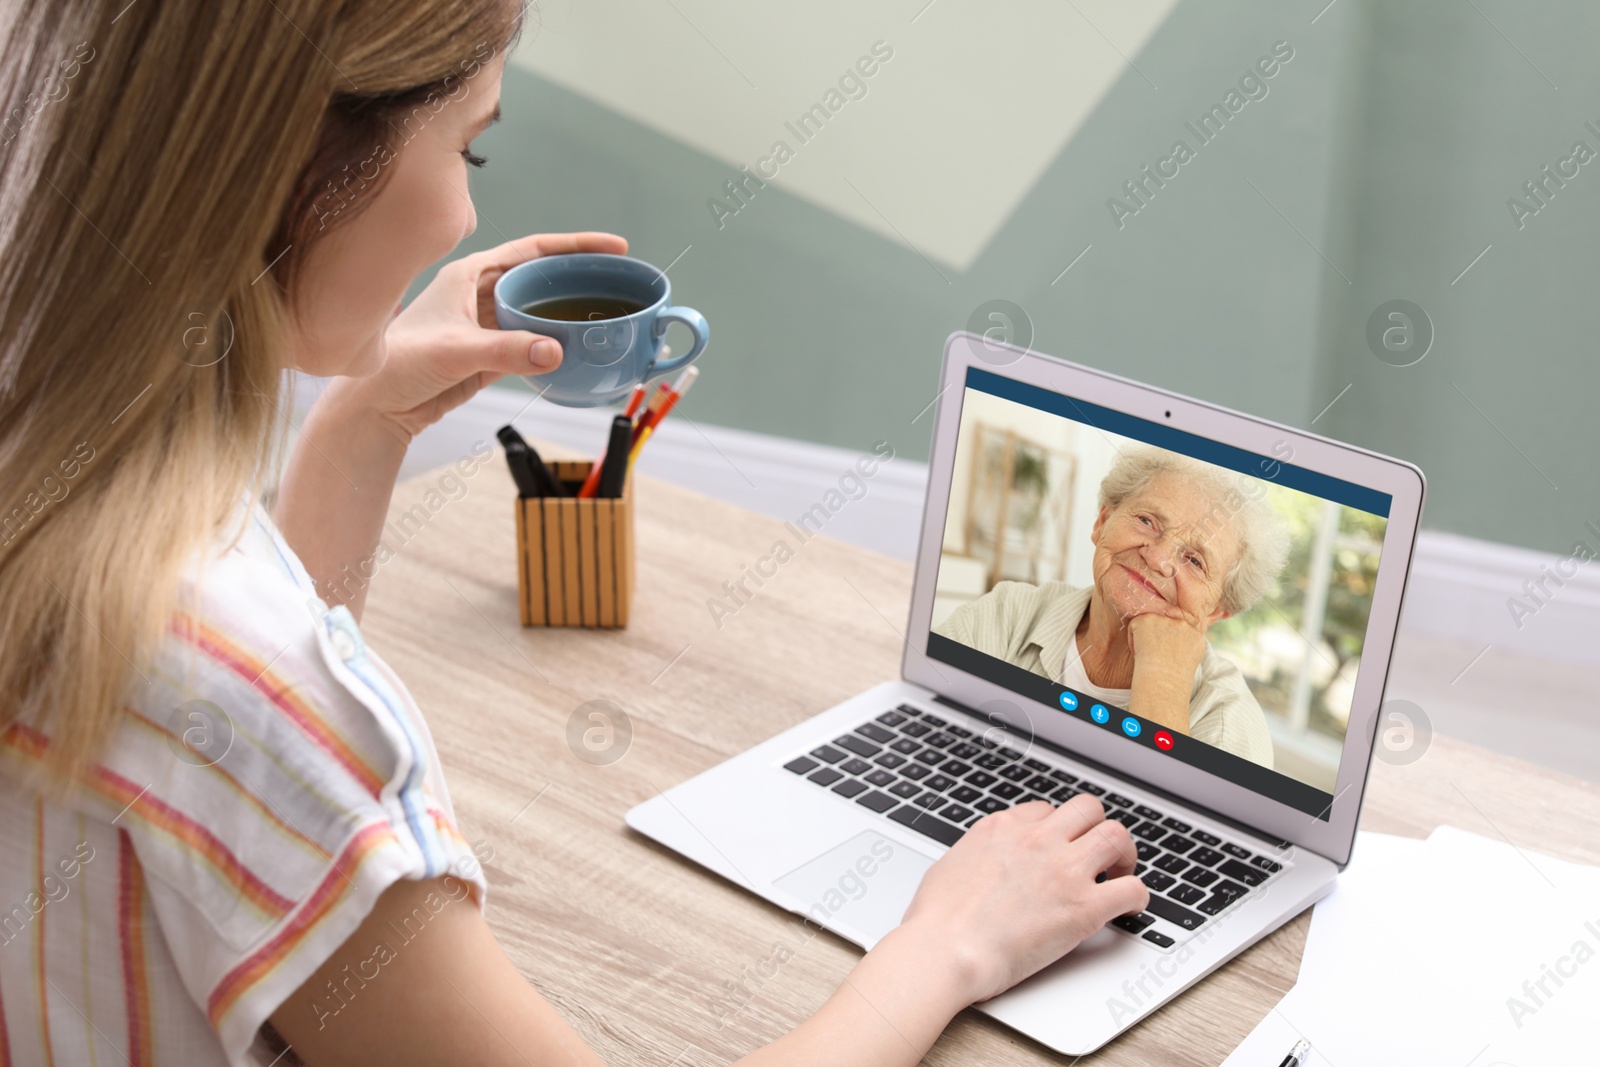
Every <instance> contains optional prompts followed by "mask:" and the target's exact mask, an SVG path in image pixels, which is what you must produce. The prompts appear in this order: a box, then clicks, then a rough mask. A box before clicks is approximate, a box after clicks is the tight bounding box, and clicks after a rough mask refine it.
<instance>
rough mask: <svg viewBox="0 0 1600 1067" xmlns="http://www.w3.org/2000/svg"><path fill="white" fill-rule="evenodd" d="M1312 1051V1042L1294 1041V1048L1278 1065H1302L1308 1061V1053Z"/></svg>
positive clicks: (1284, 1066)
mask: <svg viewBox="0 0 1600 1067" xmlns="http://www.w3.org/2000/svg"><path fill="white" fill-rule="evenodd" d="M1310 1051H1311V1042H1309V1041H1305V1040H1300V1041H1296V1042H1295V1043H1294V1048H1292V1049H1290V1050H1289V1054H1288V1055H1287V1056H1285V1057H1284V1058H1283V1062H1282V1063H1280V1064H1278V1067H1302V1065H1303V1064H1304V1063H1305V1062H1306V1053H1308V1052H1310Z"/></svg>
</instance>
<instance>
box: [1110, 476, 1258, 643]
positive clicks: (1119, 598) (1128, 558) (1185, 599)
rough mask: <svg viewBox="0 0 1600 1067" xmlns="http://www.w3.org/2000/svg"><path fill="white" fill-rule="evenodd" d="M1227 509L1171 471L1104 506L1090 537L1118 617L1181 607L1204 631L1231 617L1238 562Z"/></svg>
mask: <svg viewBox="0 0 1600 1067" xmlns="http://www.w3.org/2000/svg"><path fill="white" fill-rule="evenodd" d="M1231 517H1232V516H1231V514H1230V513H1229V511H1228V507H1227V504H1226V503H1225V502H1223V501H1221V500H1219V499H1217V498H1216V497H1215V496H1213V495H1212V494H1211V493H1209V492H1207V491H1206V490H1205V489H1203V488H1200V487H1197V486H1194V485H1192V484H1189V483H1188V482H1186V481H1185V480H1184V479H1183V478H1182V477H1181V476H1179V475H1177V474H1173V473H1171V472H1164V473H1162V474H1158V475H1156V476H1155V477H1154V478H1152V479H1151V480H1150V483H1149V484H1148V485H1146V486H1145V487H1144V488H1143V489H1140V490H1139V491H1138V492H1136V493H1133V494H1132V495H1131V496H1129V497H1128V498H1127V499H1126V500H1124V501H1123V502H1122V503H1121V504H1119V505H1118V506H1117V507H1116V508H1101V509H1100V515H1099V518H1097V519H1096V520H1095V524H1094V530H1093V532H1092V534H1091V538H1092V540H1093V542H1094V565H1093V569H1094V584H1095V589H1096V591H1097V592H1098V593H1099V596H1100V599H1101V600H1103V601H1104V602H1105V604H1106V606H1107V607H1108V608H1110V609H1111V610H1112V611H1113V612H1114V613H1115V614H1116V615H1117V617H1118V618H1119V619H1124V620H1126V619H1130V618H1133V617H1134V616H1136V615H1143V614H1147V613H1153V612H1154V613H1159V612H1161V611H1163V609H1164V607H1165V606H1166V605H1176V606H1177V607H1179V608H1181V609H1183V611H1184V612H1186V613H1187V614H1188V615H1189V616H1191V617H1192V618H1195V619H1198V620H1199V621H1200V622H1201V623H1202V624H1203V625H1204V626H1210V625H1211V624H1212V623H1214V622H1216V621H1217V620H1218V619H1221V618H1225V617H1226V615H1227V613H1226V612H1224V611H1223V610H1222V608H1221V607H1220V604H1221V601H1222V583H1223V579H1224V578H1226V577H1227V575H1228V572H1229V571H1230V570H1231V569H1232V568H1233V565H1234V563H1235V562H1236V561H1237V560H1238V558H1239V539H1238V537H1237V536H1236V535H1235V534H1234V532H1233V527H1232V524H1231V522H1230V519H1231Z"/></svg>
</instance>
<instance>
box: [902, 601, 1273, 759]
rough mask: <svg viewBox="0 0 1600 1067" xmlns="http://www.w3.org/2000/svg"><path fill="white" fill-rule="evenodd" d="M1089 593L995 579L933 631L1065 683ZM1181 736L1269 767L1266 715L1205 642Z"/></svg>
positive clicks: (1234, 669)
mask: <svg viewBox="0 0 1600 1067" xmlns="http://www.w3.org/2000/svg"><path fill="white" fill-rule="evenodd" d="M1093 592H1094V589H1093V587H1091V586H1085V587H1084V588H1082V589H1075V588H1073V587H1072V586H1070V585H1067V584H1066V583H1065V582H1044V583H1042V584H1040V585H1030V584H1028V583H1027V582H998V583H996V584H995V587H994V588H993V589H991V590H989V591H988V592H987V593H985V594H983V595H982V596H980V597H978V599H976V600H973V601H970V602H969V603H966V604H963V605H961V606H960V607H959V608H957V609H956V610H955V611H953V612H951V613H950V616H949V617H948V618H947V619H945V620H944V621H943V622H941V623H940V624H939V625H938V626H935V627H934V628H933V632H934V633H936V634H940V635H941V636H944V637H948V638H949V639H950V640H952V641H959V642H961V643H962V644H963V645H966V646H967V647H968V648H975V649H977V650H978V651H979V652H984V653H987V654H989V655H991V656H994V657H995V658H996V659H1003V660H1005V661H1006V662H1007V663H1012V664H1015V665H1016V666H1018V667H1025V668H1027V669H1028V670H1030V671H1032V672H1033V673H1034V674H1041V675H1043V676H1044V677H1046V678H1049V679H1050V680H1051V681H1053V682H1060V683H1061V684H1063V685H1066V684H1068V683H1066V682H1065V681H1063V677H1064V675H1065V673H1066V672H1067V669H1068V668H1069V666H1070V665H1071V664H1070V662H1069V660H1068V655H1069V653H1071V654H1074V655H1073V659H1074V660H1075V659H1076V655H1075V653H1076V650H1077V630H1078V623H1079V622H1081V621H1082V619H1083V613H1084V612H1086V611H1088V610H1089V601H1090V599H1091V596H1092V594H1093ZM1090 695H1094V694H1090ZM1123 710H1126V709H1123ZM1188 733H1189V736H1190V737H1193V738H1194V739H1195V740H1197V741H1204V742H1205V743H1206V744H1208V745H1213V746H1215V747H1217V748H1220V749H1224V750H1225V751H1228V752H1232V753H1233V754H1234V755H1236V756H1240V757H1243V758H1244V759H1247V760H1250V761H1251V762H1252V763H1259V764H1261V765H1262V766H1263V767H1269V768H1270V767H1271V766H1272V735H1271V734H1269V733H1268V732H1267V716H1266V713H1265V712H1263V711H1262V710H1261V705H1260V704H1258V703H1256V698H1255V696H1254V695H1253V694H1252V693H1251V692H1250V687H1249V686H1248V685H1247V684H1246V683H1245V680H1244V674H1243V673H1242V672H1241V671H1240V670H1239V668H1238V667H1236V666H1235V665H1234V664H1233V662H1232V661H1231V660H1229V659H1228V658H1227V657H1226V656H1223V655H1220V654H1218V653H1217V652H1216V650H1214V649H1213V648H1212V647H1211V645H1210V644H1209V643H1207V645H1206V650H1205V654H1204V655H1203V656H1202V657H1201V659H1200V666H1198V667H1196V668H1195V672H1194V688H1193V689H1192V690H1191V691H1190V694H1189V731H1188Z"/></svg>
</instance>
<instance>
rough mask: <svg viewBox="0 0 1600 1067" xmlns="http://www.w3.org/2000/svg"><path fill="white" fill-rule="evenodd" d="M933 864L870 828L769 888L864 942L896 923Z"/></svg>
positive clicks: (889, 928) (879, 935) (823, 923)
mask: <svg viewBox="0 0 1600 1067" xmlns="http://www.w3.org/2000/svg"><path fill="white" fill-rule="evenodd" d="M932 865H933V860H931V859H929V858H928V857H927V856H924V855H923V854H922V853H920V852H917V851H915V850H913V849H910V848H907V847H906V846H905V845H902V844H900V843H899V842H896V841H890V840H889V839H888V838H887V837H884V836H883V835H882V834H880V833H878V832H876V831H874V830H866V831H863V832H862V833H859V834H857V835H856V836H855V837H852V838H851V839H850V840H848V841H846V842H845V843H844V844H842V845H838V846H836V847H834V848H830V849H829V850H828V851H826V852H824V853H823V854H822V855H820V856H818V857H817V858H816V859H813V860H809V861H808V862H806V863H803V864H801V865H800V866H799V867H797V868H795V869H794V870H792V871H790V872H789V873H788V874H786V875H784V876H783V877H781V878H778V879H776V880H775V881H774V882H773V884H774V885H775V886H777V887H778V888H779V889H781V890H783V891H784V892H785V893H788V894H789V895H790V896H793V897H795V898H797V899H799V900H800V901H801V902H802V904H803V910H804V912H805V914H806V915H807V916H808V917H809V918H811V919H812V920H814V921H815V922H817V923H819V924H821V925H823V926H826V927H829V928H831V929H834V930H837V931H839V932H842V933H843V932H847V931H854V932H858V933H860V934H862V935H864V936H865V937H866V938H867V939H868V944H873V943H876V942H877V940H878V939H879V938H881V937H882V936H883V935H884V934H887V933H888V932H889V931H890V930H893V929H894V928H895V927H896V926H899V925H900V918H901V916H903V915H904V914H905V911H906V905H908V904H910V903H911V898H912V896H914V895H915V894H916V891H917V886H918V885H919V884H921V882H922V873H923V872H924V871H926V870H927V869H928V868H929V867H931V866H932Z"/></svg>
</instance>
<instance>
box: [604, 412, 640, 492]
mask: <svg viewBox="0 0 1600 1067" xmlns="http://www.w3.org/2000/svg"><path fill="white" fill-rule="evenodd" d="M632 436H633V420H632V419H630V418H628V416H627V415H618V416H617V417H616V418H614V419H612V420H611V439H610V440H609V441H607V442H606V458H605V459H604V460H602V461H601V470H600V483H599V485H598V486H596V491H595V493H594V495H595V496H621V495H622V483H623V482H624V481H625V480H626V479H627V477H628V455H629V452H628V442H629V440H630V439H631V438H632Z"/></svg>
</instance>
